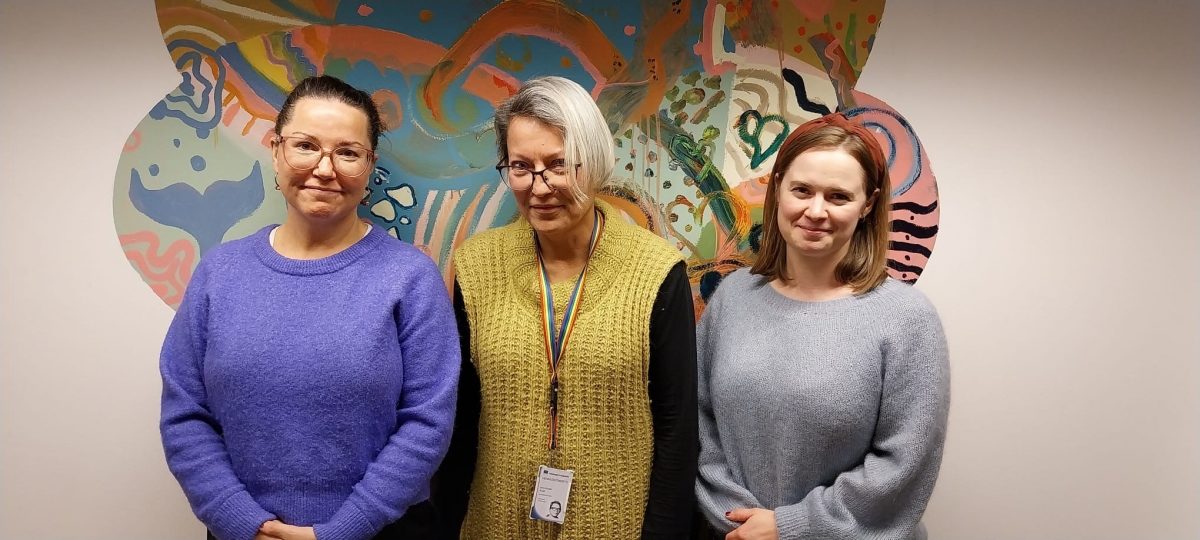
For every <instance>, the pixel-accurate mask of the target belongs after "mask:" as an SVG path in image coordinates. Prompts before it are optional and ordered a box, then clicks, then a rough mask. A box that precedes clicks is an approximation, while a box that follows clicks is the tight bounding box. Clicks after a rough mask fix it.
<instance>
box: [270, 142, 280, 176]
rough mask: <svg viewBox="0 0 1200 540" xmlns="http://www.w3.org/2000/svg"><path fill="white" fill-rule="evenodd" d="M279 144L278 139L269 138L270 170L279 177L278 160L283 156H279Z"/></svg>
mask: <svg viewBox="0 0 1200 540" xmlns="http://www.w3.org/2000/svg"><path fill="white" fill-rule="evenodd" d="M280 144H281V143H280V142H279V139H278V138H276V137H271V168H272V169H273V170H274V171H275V175H276V176H278V175H279V160H281V159H283V156H280V155H279V152H282V151H283V148H281V147H280Z"/></svg>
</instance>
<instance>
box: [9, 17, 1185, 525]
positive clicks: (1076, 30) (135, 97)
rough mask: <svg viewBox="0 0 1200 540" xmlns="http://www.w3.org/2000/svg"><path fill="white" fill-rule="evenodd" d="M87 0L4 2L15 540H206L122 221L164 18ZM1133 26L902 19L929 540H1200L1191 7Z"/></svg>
mask: <svg viewBox="0 0 1200 540" xmlns="http://www.w3.org/2000/svg"><path fill="white" fill-rule="evenodd" d="M98 4H99V3H83V2H49V1H47V2H32V1H17V2H11V1H10V2H4V3H0V69H2V70H3V72H4V74H5V75H4V77H3V79H2V81H0V118H3V121H0V148H3V150H0V171H2V173H0V538H14V539H24V538H138V539H140V538H162V539H173V538H179V539H184V538H197V537H200V535H202V534H203V532H202V528H201V527H200V526H199V525H198V524H197V523H196V522H195V521H194V519H193V518H191V516H190V512H189V510H188V508H187V505H186V503H185V501H184V499H183V496H182V495H181V494H180V492H179V490H178V488H177V486H176V485H175V483H174V480H173V479H172V478H171V477H170V475H169V473H168V472H167V471H166V467H165V464H164V463H163V458H162V455H161V448H160V446H159V443H158V437H157V429H156V420H157V404H158V393H159V381H158V376H157V372H156V366H155V364H156V356H157V350H158V346H159V341H160V339H161V336H162V335H163V332H164V331H165V329H166V326H167V324H168V322H169V320H170V317H171V314H172V312H171V310H170V309H169V308H168V307H167V306H166V305H164V304H163V303H162V301H160V300H159V299H158V298H155V297H154V296H153V295H150V294H148V293H147V292H146V289H145V285H144V284H143V283H142V281H141V279H140V278H139V277H138V276H137V275H136V274H135V273H134V272H132V271H131V270H130V268H129V265H128V263H127V262H126V261H125V260H124V258H123V256H122V255H121V252H120V248H119V247H118V243H117V238H116V233H115V231H114V228H113V216H112V193H113V192H112V181H113V171H114V170H115V168H116V165H117V160H118V158H119V157H120V149H121V147H122V145H123V143H124V142H125V138H126V136H127V135H128V134H129V133H130V132H131V131H132V129H133V127H134V125H135V124H136V123H137V121H138V120H139V119H140V118H142V116H143V115H144V114H145V111H146V110H147V107H148V105H149V104H152V103H154V102H156V101H157V100H159V99H161V97H162V95H163V94H164V93H165V92H167V91H168V90H169V89H171V88H173V87H174V86H175V85H176V84H177V83H178V75H177V74H176V72H175V70H174V68H173V67H172V66H171V65H170V61H169V58H168V57H167V54H166V51H165V50H164V48H163V46H162V39H161V36H160V34H159V32H158V27H157V22H156V20H155V17H154V7H153V3H152V2H150V1H132V0H131V1H127V2H122V3H113V4H111V5H106V6H103V7H102V6H100V5H98ZM1143 4H1144V5H1143V6H1140V7H1135V6H1133V5H1132V3H1118V2H1087V1H1083V0H1074V1H1067V2H1059V3H1057V6H1054V7H1050V6H1046V5H1043V3H1041V2H1033V1H1031V0H1021V1H1017V2H1007V3H1004V4H994V5H985V4H984V3H982V2H969V3H968V2H951V1H938V0H913V1H910V2H893V3H890V4H889V5H888V8H887V11H886V17H885V22H884V24H883V25H882V28H881V29H880V31H879V34H878V37H877V40H878V43H877V45H878V46H877V47H876V48H875V50H874V51H873V52H872V57H871V60H870V62H869V67H868V69H866V70H865V71H864V76H863V79H862V80H861V81H860V83H859V85H858V88H859V89H860V90H863V91H865V92H869V93H872V94H874V95H877V96H882V97H885V98H886V99H887V101H888V103H889V104H890V105H892V106H894V107H895V108H896V109H897V110H900V111H903V113H904V115H905V116H906V117H907V118H908V119H909V120H910V121H911V122H912V123H913V125H914V126H916V127H917V129H918V130H919V131H918V133H919V135H920V136H921V139H922V142H923V143H924V144H925V146H926V148H928V149H929V150H930V152H931V154H932V155H933V156H934V167H935V172H936V174H937V177H938V180H939V182H938V184H939V188H940V190H941V197H940V200H941V203H942V214H941V233H940V234H939V236H938V244H937V249H936V251H935V253H934V256H933V258H932V260H931V262H930V263H929V265H928V267H927V268H926V272H925V274H924V275H923V277H922V278H921V281H920V283H919V285H918V286H919V287H920V288H921V289H923V290H924V291H925V292H926V293H928V294H929V295H930V296H931V297H932V298H933V300H934V302H935V303H936V304H937V305H938V307H939V309H940V311H941V313H942V317H943V320H944V321H945V324H946V328H947V332H948V335H949V339H950V342H951V348H952V355H953V358H952V365H953V369H954V388H953V391H954V402H953V407H952V413H951V426H950V437H949V441H948V443H947V454H946V459H945V462H944V466H943V473H942V477H941V480H940V482H939V486H938V489H937V492H936V493H935V495H934V499H933V501H932V503H931V506H930V509H929V511H928V513H927V522H928V526H929V528H930V531H931V533H932V534H933V535H934V536H935V537H937V538H1134V537H1137V538H1185V537H1196V536H1197V535H1200V515H1197V514H1196V513H1195V512H1194V509H1195V508H1197V507H1200V459H1198V458H1197V457H1196V456H1200V365H1198V360H1200V332H1198V330H1200V309H1198V308H1197V306H1200V282H1198V280H1197V276H1200V249H1198V247H1200V212H1197V211H1196V210H1195V204H1196V203H1197V202H1198V201H1200V183H1197V182H1196V180H1197V178H1196V175H1195V173H1193V172H1191V171H1193V170H1194V169H1195V168H1194V166H1192V164H1191V163H1187V162H1186V159H1187V158H1188V157H1190V156H1191V155H1193V154H1194V153H1195V152H1196V151H1197V149H1200V136H1198V135H1197V132H1196V130H1195V127H1194V126H1196V125H1198V121H1200V111H1198V108H1197V107H1196V105H1195V104H1194V102H1193V101H1192V100H1193V99H1194V97H1195V96H1196V95H1200V72H1198V71H1197V70H1198V68H1197V66H1200V62H1198V61H1197V60H1200V59H1198V58H1196V57H1197V53H1198V51H1200V40H1198V38H1197V37H1196V35H1195V34H1194V28H1193V25H1194V23H1195V21H1197V20H1198V19H1197V15H1200V7H1197V6H1196V5H1194V4H1192V3H1189V2H1186V1H1185V0H1178V1H1160V2H1153V3H1150V2H1146V3H1143ZM1125 141H1130V142H1125Z"/></svg>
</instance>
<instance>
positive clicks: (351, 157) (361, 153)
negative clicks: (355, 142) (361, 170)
mask: <svg viewBox="0 0 1200 540" xmlns="http://www.w3.org/2000/svg"><path fill="white" fill-rule="evenodd" d="M334 153H335V154H337V157H338V159H341V160H343V161H358V160H360V159H363V158H365V157H366V155H367V152H366V151H365V150H363V149H361V148H357V147H354V146H343V147H341V148H338V149H337V150H335V151H334Z"/></svg>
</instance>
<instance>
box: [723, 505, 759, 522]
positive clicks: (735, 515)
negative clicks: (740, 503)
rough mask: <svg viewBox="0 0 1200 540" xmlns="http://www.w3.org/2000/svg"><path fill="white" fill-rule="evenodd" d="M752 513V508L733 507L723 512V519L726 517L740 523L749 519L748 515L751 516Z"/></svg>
mask: <svg viewBox="0 0 1200 540" xmlns="http://www.w3.org/2000/svg"><path fill="white" fill-rule="evenodd" d="M752 515H754V511H753V509H750V508H734V509H733V510H730V511H728V512H725V519H728V520H729V521H736V522H738V523H741V522H743V521H746V520H747V519H750V516H752Z"/></svg>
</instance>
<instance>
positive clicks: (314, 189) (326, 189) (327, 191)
mask: <svg viewBox="0 0 1200 540" xmlns="http://www.w3.org/2000/svg"><path fill="white" fill-rule="evenodd" d="M301 189H311V190H313V191H323V192H325V193H341V191H340V190H336V189H329V188H323V187H319V186H303V187H301Z"/></svg>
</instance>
